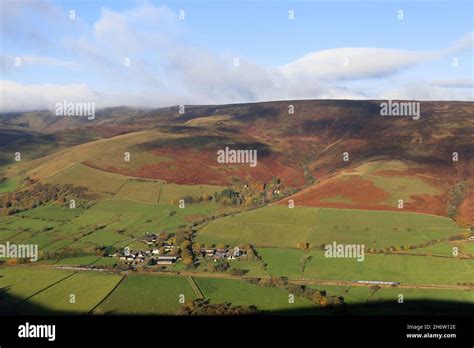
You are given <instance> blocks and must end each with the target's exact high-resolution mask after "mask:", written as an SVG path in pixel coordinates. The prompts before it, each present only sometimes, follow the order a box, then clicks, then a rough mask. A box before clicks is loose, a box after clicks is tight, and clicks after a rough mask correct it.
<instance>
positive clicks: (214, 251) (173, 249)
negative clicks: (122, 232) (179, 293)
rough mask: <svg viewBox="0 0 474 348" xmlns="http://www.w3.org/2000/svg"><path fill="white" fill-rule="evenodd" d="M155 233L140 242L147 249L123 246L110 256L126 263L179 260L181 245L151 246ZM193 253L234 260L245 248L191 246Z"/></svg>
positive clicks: (217, 258) (155, 240)
mask: <svg viewBox="0 0 474 348" xmlns="http://www.w3.org/2000/svg"><path fill="white" fill-rule="evenodd" d="M157 238H158V237H157V235H156V234H154V233H152V234H148V235H147V236H146V237H145V238H144V239H141V240H140V242H143V243H146V244H147V245H149V246H150V249H149V250H132V249H130V248H127V247H126V248H124V249H123V250H122V251H121V252H118V253H115V254H113V255H110V256H111V257H118V258H119V260H121V261H126V263H127V264H133V265H137V264H140V263H143V262H145V261H147V262H148V264H151V265H172V264H175V263H177V262H179V261H181V260H182V259H181V247H180V246H178V245H173V244H172V243H171V242H169V241H167V242H164V243H163V244H162V245H161V247H151V246H153V245H156V242H157ZM192 250H193V254H194V256H195V257H196V258H206V259H211V260H213V261H214V262H217V261H219V260H236V259H238V258H239V257H242V256H246V255H247V250H245V249H242V248H239V247H238V246H235V247H224V248H217V247H210V248H197V247H193V249H192Z"/></svg>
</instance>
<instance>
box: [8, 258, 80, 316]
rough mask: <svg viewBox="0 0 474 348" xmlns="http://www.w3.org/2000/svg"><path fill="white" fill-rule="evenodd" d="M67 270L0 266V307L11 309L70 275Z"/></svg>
mask: <svg viewBox="0 0 474 348" xmlns="http://www.w3.org/2000/svg"><path fill="white" fill-rule="evenodd" d="M72 273H73V272H72V271H67V270H44V269H32V268H20V267H4V268H0V299H1V300H0V309H1V310H2V311H4V310H9V309H12V308H13V307H14V306H16V305H18V303H19V302H20V301H21V300H24V299H26V298H28V297H30V296H32V295H34V294H35V293H37V292H39V291H41V290H43V289H44V288H46V287H48V286H50V285H51V284H54V283H55V282H58V281H60V280H61V279H64V278H66V277H67V276H69V275H71V274H72Z"/></svg>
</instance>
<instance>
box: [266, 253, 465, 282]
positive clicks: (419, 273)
mask: <svg viewBox="0 0 474 348" xmlns="http://www.w3.org/2000/svg"><path fill="white" fill-rule="evenodd" d="M257 251H258V252H259V254H260V255H261V257H262V259H263V261H264V262H265V263H267V264H268V266H267V267H268V272H269V273H270V274H271V275H272V276H287V277H290V278H294V279H301V278H303V277H304V278H305V279H321V280H343V281H353V280H379V281H397V282H401V283H405V284H452V285H455V284H457V283H459V282H461V283H463V282H474V272H473V271H474V260H462V259H454V258H451V259H450V258H440V257H429V256H409V255H380V254H365V259H364V261H363V262H358V261H357V260H356V259H355V258H327V257H325V255H324V251H316V250H312V251H310V252H309V253H308V256H310V257H311V258H310V259H309V261H308V262H306V265H305V268H304V272H302V271H301V270H302V257H303V255H305V252H304V251H302V250H285V249H270V248H260V249H258V250H257Z"/></svg>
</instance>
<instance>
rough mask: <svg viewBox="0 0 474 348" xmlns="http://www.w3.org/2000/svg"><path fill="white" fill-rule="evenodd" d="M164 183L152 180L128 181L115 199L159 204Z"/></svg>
mask: <svg viewBox="0 0 474 348" xmlns="http://www.w3.org/2000/svg"><path fill="white" fill-rule="evenodd" d="M163 185H164V184H163V182H159V181H151V180H137V179H129V180H127V181H126V182H125V183H124V184H123V186H122V187H121V188H120V190H119V191H118V192H117V193H116V194H115V196H114V199H131V200H137V201H142V202H146V203H158V200H159V198H160V191H161V188H162V187H163Z"/></svg>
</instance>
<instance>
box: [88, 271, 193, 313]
mask: <svg viewBox="0 0 474 348" xmlns="http://www.w3.org/2000/svg"><path fill="white" fill-rule="evenodd" d="M180 294H183V295H184V296H185V300H186V301H187V300H192V299H195V294H194V291H193V289H192V288H191V285H190V284H189V282H188V280H187V279H186V278H184V277H173V276H155V275H130V276H127V277H126V278H125V279H124V280H123V282H122V283H121V284H120V285H119V286H118V287H117V288H116V289H115V290H114V291H113V292H112V293H111V294H110V295H109V296H108V297H107V298H106V299H105V301H104V302H102V303H101V304H100V305H99V307H98V308H97V311H98V312H100V313H108V312H111V313H114V314H155V315H159V314H161V315H174V314H176V312H177V311H178V310H179V309H180V308H181V307H182V304H181V303H179V295H180Z"/></svg>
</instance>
